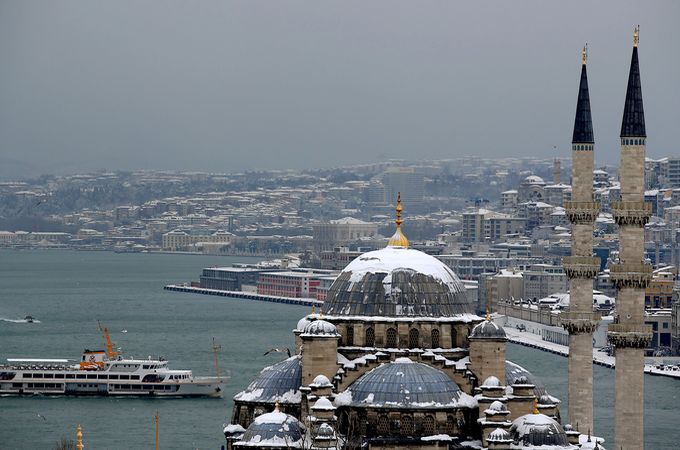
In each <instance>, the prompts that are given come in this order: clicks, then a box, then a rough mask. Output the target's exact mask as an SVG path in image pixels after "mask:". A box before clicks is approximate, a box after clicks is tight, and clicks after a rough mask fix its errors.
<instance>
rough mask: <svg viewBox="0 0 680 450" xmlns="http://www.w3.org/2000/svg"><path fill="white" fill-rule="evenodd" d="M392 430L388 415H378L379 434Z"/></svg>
mask: <svg viewBox="0 0 680 450" xmlns="http://www.w3.org/2000/svg"><path fill="white" fill-rule="evenodd" d="M389 432H390V421H389V419H388V418H387V416H386V415H384V414H383V415H382V416H380V417H378V434H382V435H384V434H388V433H389Z"/></svg>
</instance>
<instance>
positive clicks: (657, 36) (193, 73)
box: [0, 2, 680, 179]
mask: <svg viewBox="0 0 680 450" xmlns="http://www.w3.org/2000/svg"><path fill="white" fill-rule="evenodd" d="M165 5H168V4H166V3H164V6H165ZM245 5H246V4H245V3H238V2H236V3H228V4H222V3H204V4H202V7H201V8H195V7H191V8H187V7H186V5H182V4H180V3H170V4H169V6H167V7H165V8H163V9H162V10H161V9H160V8H157V7H156V6H157V4H155V3H151V4H148V5H146V6H139V5H134V7H133V4H132V3H117V4H115V5H114V4H106V5H90V4H86V3H81V2H61V3H60V4H59V5H58V6H57V5H41V7H36V6H35V5H27V4H25V3H23V2H7V3H5V4H4V5H3V8H2V9H3V14H2V15H1V16H0V17H1V18H0V24H1V25H2V26H1V27H0V29H1V30H2V31H0V36H2V39H0V42H2V43H3V44H0V58H2V60H3V61H4V62H5V64H3V66H4V67H5V70H4V76H3V82H2V83H0V100H1V101H0V104H2V105H3V106H2V107H0V136H2V138H0V153H2V155H3V160H4V161H5V164H3V167H2V170H0V179H10V178H13V179H16V178H22V177H28V176H36V175H40V174H42V173H59V174H63V173H78V172H85V171H91V170H96V169H102V168H104V169H107V170H134V169H176V170H201V171H213V172H232V171H239V170H252V169H258V168H260V169H274V168H294V167H297V168H318V167H329V166H336V165H344V164H347V163H348V162H350V161H351V162H355V163H357V164H359V163H372V162H377V161H384V160H387V159H390V158H406V159H408V158H413V157H414V156H415V155H418V156H422V157H425V158H429V159H446V158H456V157H461V156H464V155H469V154H474V155H481V156H484V157H505V156H510V155H512V156H540V157H546V158H548V157H552V156H557V157H560V158H565V159H566V158H567V157H568V156H569V138H570V137H571V133H570V129H569V128H570V127H569V126H568V125H567V124H569V123H570V122H571V120H572V119H573V114H574V107H575V105H574V104H573V91H574V89H575V88H576V87H577V85H576V84H575V82H574V80H575V79H576V77H577V70H578V63H577V62H578V60H579V58H580V49H581V47H582V45H583V43H584V42H586V41H587V42H588V43H589V48H590V60H589V65H590V84H591V91H592V93H593V98H592V107H593V120H594V122H595V135H596V139H598V142H599V145H598V148H599V152H598V154H599V155H598V158H597V161H596V164H604V163H607V164H609V163H614V164H615V163H616V162H617V150H618V142H617V140H616V139H615V138H614V137H615V136H616V131H617V130H618V128H619V125H620V119H619V118H620V114H621V112H622V110H623V104H622V101H621V98H620V92H621V90H622V89H624V87H625V83H626V80H625V67H626V66H627V49H628V48H629V46H630V42H631V39H632V37H631V36H632V25H633V24H636V23H641V24H642V31H641V43H642V44H641V45H643V46H644V47H645V53H644V58H643V59H644V60H643V61H642V64H643V67H644V70H643V73H642V79H643V83H645V93H644V95H645V99H646V105H645V106H646V113H647V116H648V118H649V121H650V123H653V124H654V125H653V126H654V130H650V135H651V136H653V139H650V141H649V155H650V157H652V158H654V157H659V156H662V155H667V154H672V153H673V151H674V145H673V144H674V141H673V137H672V132H673V128H674V127H673V119H674V118H675V117H677V116H678V108H679V106H678V105H680V97H679V96H680V94H678V93H677V92H676V91H677V90H676V89H673V84H674V81H675V80H677V79H678V75H679V74H680V67H679V64H678V61H677V60H675V59H673V58H672V57H669V56H670V55H672V54H673V49H672V48H673V43H674V42H677V33H678V31H677V30H676V29H675V27H674V26H673V24H672V18H673V17H675V16H677V15H675V14H673V13H672V11H673V10H677V8H678V7H677V6H676V5H674V4H672V3H670V2H667V3H663V4H662V5H661V6H660V7H657V8H646V9H645V8H643V7H642V6H641V5H637V4H635V3H633V2H627V3H625V4H623V5H619V3H616V4H614V3H613V2H606V3H603V4H597V5H590V4H587V5H586V4H585V3H584V4H576V5H572V4H569V5H549V6H546V5H543V4H540V3H535V2H530V3H524V4H523V5H521V7H517V6H516V5H512V6H508V5H503V4H495V3H492V4H489V3H487V4H483V5H476V6H475V5H463V6H460V7H457V6H453V5H448V4H443V3H442V4H435V5H429V6H423V5H417V6H416V5H411V4H404V3H397V4H392V3H390V8H381V5H380V4H376V5H373V6H371V7H370V8H369V7H366V6H365V5H363V6H362V7H361V8H359V6H358V5H355V7H352V6H351V5H349V6H347V4H342V5H340V4H329V5H324V7H319V5H314V4H311V3H309V2H290V3H286V5H285V6H275V5H269V4H268V5H266V7H265V6H264V5H263V4H260V3H254V4H253V3H248V4H247V6H245ZM76 13H77V14H76ZM553 147H556V149H553ZM245 155H247V156H245Z"/></svg>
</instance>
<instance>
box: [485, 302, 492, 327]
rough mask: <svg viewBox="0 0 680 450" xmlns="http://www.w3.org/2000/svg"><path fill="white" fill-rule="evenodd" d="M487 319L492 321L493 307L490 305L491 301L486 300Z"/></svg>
mask: <svg viewBox="0 0 680 450" xmlns="http://www.w3.org/2000/svg"><path fill="white" fill-rule="evenodd" d="M486 321H487V322H490V321H491V307H490V306H489V302H488V301H487V302H486Z"/></svg>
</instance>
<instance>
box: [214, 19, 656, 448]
mask: <svg viewBox="0 0 680 450" xmlns="http://www.w3.org/2000/svg"><path fill="white" fill-rule="evenodd" d="M637 43H638V30H637V29H636V30H635V35H634V48H633V56H632V59H631V67H630V73H629V79H628V88H627V92H626V101H625V107H624V115H623V124H622V129H621V169H620V171H621V173H620V177H621V185H622V201H621V202H618V203H617V204H615V205H613V206H612V209H613V214H614V216H615V218H616V221H617V224H618V225H619V228H620V229H619V232H620V239H621V241H622V242H625V243H626V245H625V246H622V247H621V249H620V261H618V262H617V263H616V264H615V265H614V266H613V267H612V276H613V277H614V278H615V282H616V284H617V287H618V288H619V296H618V298H619V302H618V312H617V316H616V320H615V323H614V324H613V325H610V328H609V340H610V342H611V343H612V344H613V345H614V346H615V348H616V362H617V365H616V376H615V378H616V412H615V434H616V436H615V448H617V449H619V448H620V449H636V450H637V449H641V448H643V447H644V444H643V417H642V414H641V413H640V412H641V411H642V406H643V391H644V383H643V359H642V358H643V350H644V348H645V346H646V343H647V342H648V340H649V339H650V338H651V333H650V330H649V327H647V326H645V325H644V323H643V320H642V314H643V311H644V306H643V304H644V288H645V286H646V284H647V283H648V282H649V279H650V278H651V275H650V274H651V269H650V267H649V266H648V265H647V264H646V263H645V262H644V260H643V259H642V256H643V252H642V248H643V247H642V242H643V238H644V237H643V226H644V224H645V223H646V221H647V220H648V218H649V214H650V208H649V207H648V206H649V205H648V204H645V203H644V200H643V196H642V189H643V186H644V184H643V176H644V155H645V140H646V132H645V125H644V112H643V107H642V93H641V89H640V76H639V66H638V54H637ZM593 150H594V138H593V132H592V121H591V114H590V99H589V93H588V84H587V76H586V51H585V49H584V51H583V58H582V71H581V82H580V86H579V97H578V102H577V110H576V119H575V124H574V134H573V145H572V158H573V164H572V171H573V174H572V179H573V180H572V181H573V198H572V200H571V201H569V202H567V203H566V205H565V206H566V210H567V212H568V215H569V219H570V221H571V222H572V226H573V238H574V243H573V246H572V256H571V257H568V258H565V260H564V266H565V270H566V271H567V272H568V276H569V278H570V280H571V288H572V290H573V293H572V297H573V298H574V301H573V303H574V307H573V310H572V311H570V312H569V313H568V314H566V315H565V318H564V323H563V326H564V327H565V328H566V329H567V330H568V332H569V334H570V341H569V344H570V357H569V407H570V411H569V417H570V418H571V420H572V421H574V423H573V425H574V426H572V425H570V424H565V425H564V426H562V424H561V415H560V408H559V405H560V400H559V399H557V398H555V397H553V396H551V395H550V394H549V393H548V392H547V391H546V389H545V387H544V386H543V384H542V383H541V382H540V380H538V379H537V378H536V377H535V376H533V375H532V374H531V373H530V372H529V371H528V370H526V369H525V368H523V367H521V366H519V365H517V364H514V363H513V362H511V361H508V360H506V357H505V354H506V352H505V350H506V342H507V338H506V335H505V331H504V330H503V328H502V327H499V326H498V325H496V324H495V323H494V322H493V321H492V320H491V316H490V314H489V311H488V309H487V314H486V317H479V316H477V315H475V314H474V306H473V304H472V303H471V302H470V301H469V300H468V299H467V297H466V295H465V288H464V286H463V285H462V283H461V282H460V280H459V279H458V277H457V276H456V274H455V273H453V272H452V271H451V270H450V269H449V268H448V267H447V266H446V265H444V264H443V263H442V262H440V261H439V260H437V259H436V258H434V257H432V256H430V255H427V254H425V253H423V252H420V251H417V250H414V249H411V248H409V242H408V239H407V238H406V236H404V234H403V233H402V231H401V224H402V220H401V212H402V208H401V202H400V199H399V198H398V200H397V209H396V231H395V233H394V235H393V236H392V238H391V239H390V240H389V243H388V245H387V247H386V248H384V249H381V250H377V251H371V252H368V253H364V254H363V255H361V256H359V257H357V258H356V259H355V260H354V261H352V262H351V263H350V264H349V265H348V266H347V267H346V268H345V269H344V270H343V271H342V273H341V274H340V275H339V276H338V277H337V279H336V280H335V281H334V283H333V285H332V286H331V288H330V289H329V292H328V296H327V299H326V301H325V303H324V308H323V311H322V312H320V313H318V314H316V313H312V314H310V315H307V316H306V317H303V318H302V319H301V320H300V321H299V322H298V323H297V326H296V327H295V329H294V330H293V333H294V335H295V355H293V356H291V357H289V358H288V359H286V360H284V361H281V362H279V363H278V364H274V365H273V366H270V367H267V368H265V369H263V370H262V372H261V373H260V374H259V375H258V376H257V377H256V378H255V379H254V380H253V381H252V382H251V383H250V385H248V387H247V388H246V389H245V390H244V391H242V392H240V393H238V394H237V395H236V396H235V397H234V407H233V411H232V416H231V423H230V424H229V425H227V426H226V427H225V428H224V434H225V437H226V440H227V447H228V449H229V450H231V449H245V448H250V447H257V448H261V449H271V450H278V449H287V448H307V449H328V448H336V449H359V448H362V449H363V448H368V449H414V450H425V449H443V448H446V449H489V450H511V449H528V450H532V449H533V450H539V449H540V450H563V449H564V450H566V449H569V450H578V449H583V450H588V449H601V448H602V447H601V446H600V442H599V440H598V439H596V438H593V437H591V436H590V433H591V432H592V426H593V381H592V346H591V339H592V330H593V329H594V327H595V326H596V324H597V318H596V317H594V316H593V315H592V278H593V276H594V274H595V273H597V271H596V269H595V267H596V266H597V264H596V263H597V261H596V260H595V258H594V257H593V256H592V227H593V222H594V220H595V218H596V217H597V214H598V213H599V205H598V204H596V203H595V202H593V199H592V186H593V179H592V176H593V175H592V172H593ZM529 181H531V183H527V194H529V195H538V194H540V189H539V188H542V186H541V185H540V181H542V180H538V179H535V180H529Z"/></svg>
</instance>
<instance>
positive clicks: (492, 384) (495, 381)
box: [482, 375, 501, 387]
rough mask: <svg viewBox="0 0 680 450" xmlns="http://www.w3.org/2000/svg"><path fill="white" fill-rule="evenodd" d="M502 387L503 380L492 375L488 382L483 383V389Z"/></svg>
mask: <svg viewBox="0 0 680 450" xmlns="http://www.w3.org/2000/svg"><path fill="white" fill-rule="evenodd" d="M500 386H501V380H499V379H498V378H496V377H494V376H493V375H491V376H490V377H487V379H486V380H484V382H483V383H482V387H500Z"/></svg>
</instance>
